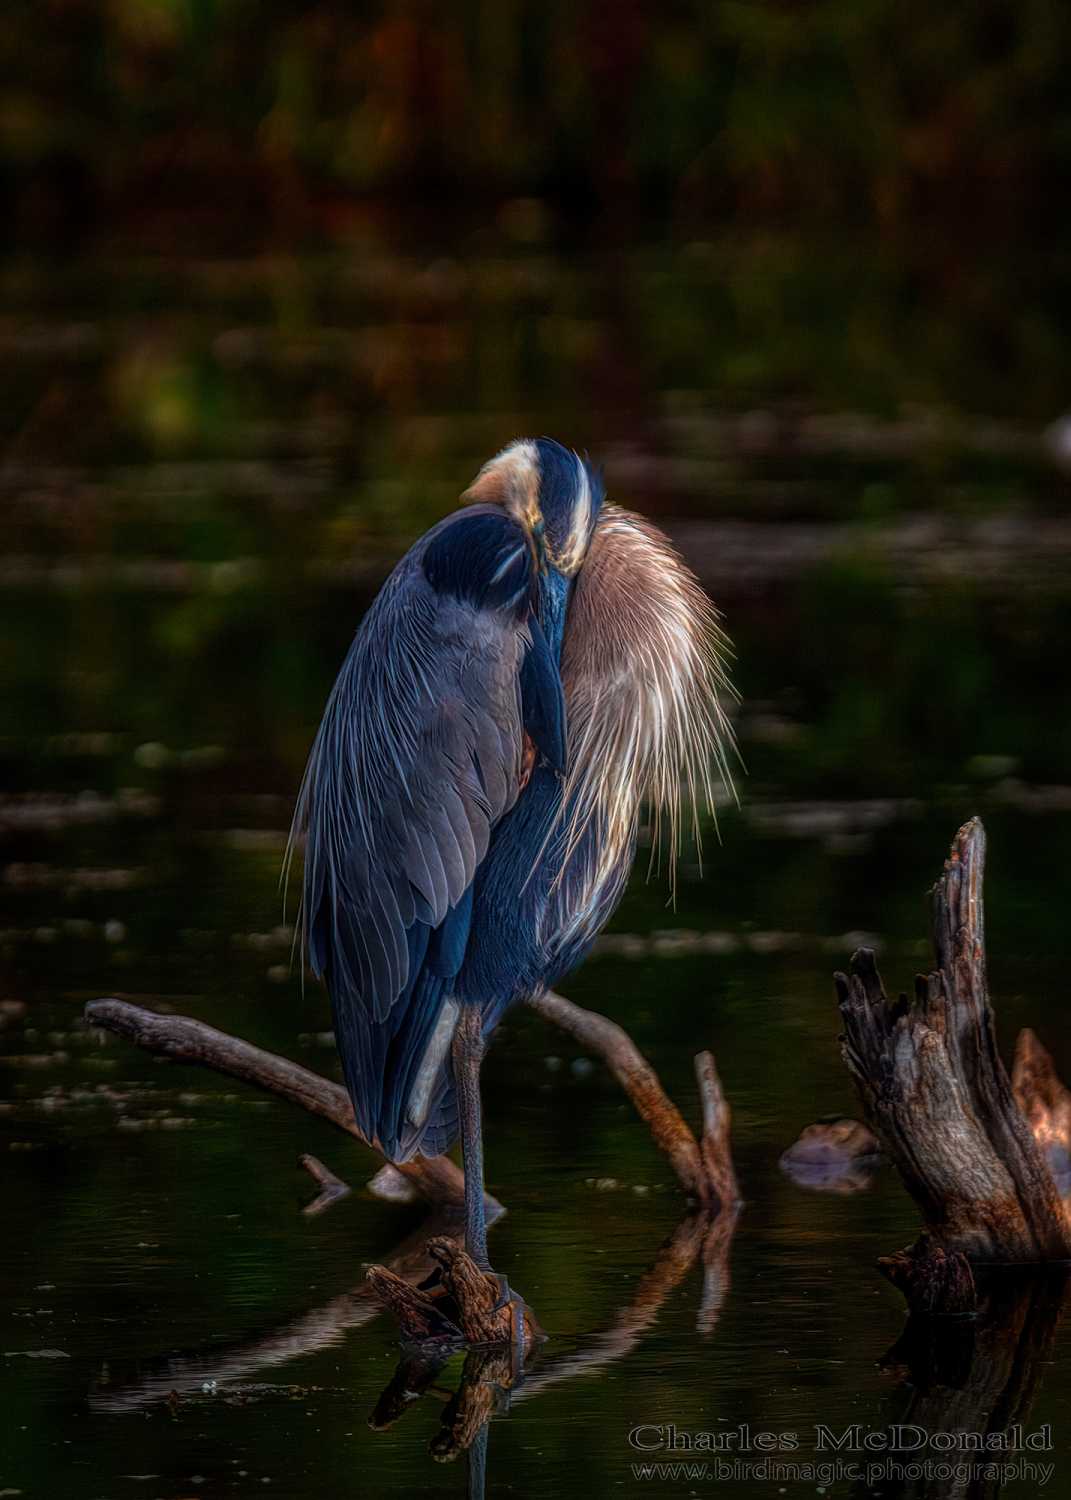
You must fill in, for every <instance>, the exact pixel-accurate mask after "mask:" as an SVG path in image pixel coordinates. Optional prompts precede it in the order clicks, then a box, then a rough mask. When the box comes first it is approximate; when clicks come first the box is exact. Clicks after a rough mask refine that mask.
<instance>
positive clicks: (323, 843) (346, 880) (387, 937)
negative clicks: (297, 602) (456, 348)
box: [296, 506, 566, 1159]
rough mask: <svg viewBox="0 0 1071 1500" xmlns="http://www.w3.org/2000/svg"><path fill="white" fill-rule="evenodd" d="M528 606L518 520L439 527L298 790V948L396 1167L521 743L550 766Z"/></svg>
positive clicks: (556, 682)
mask: <svg viewBox="0 0 1071 1500" xmlns="http://www.w3.org/2000/svg"><path fill="white" fill-rule="evenodd" d="M533 603H534V575H533V564H532V558H531V552H530V549H529V547H528V544H527V541H526V539H525V536H524V533H523V532H522V530H521V528H520V527H519V526H518V524H517V523H516V522H515V521H513V520H512V519H511V518H510V517H509V516H508V515H506V514H505V513H504V512H502V511H501V510H499V509H498V508H496V507H490V506H474V507H472V508H471V509H469V510H467V511H462V512H459V513H457V514H456V515H454V516H451V517H449V518H448V519H447V520H446V521H444V522H442V523H440V525H439V526H437V527H436V528H434V529H433V531H431V532H429V533H428V536H427V537H425V538H424V539H423V541H422V542H420V543H418V544H417V546H416V547H415V548H414V549H413V550H412V551H411V552H410V553H409V554H408V555H407V556H406V557H405V558H404V559H403V560H402V562H401V563H400V564H399V565H398V567H397V569H396V570H395V572H394V573H393V574H392V576H391V578H390V579H389V580H388V582H387V584H386V585H385V586H384V588H383V590H382V592H381V593H380V595H379V597H378V598H377V599H376V601H375V603H374V604H373V606H372V608H371V609H370V610H369V612H368V614H367V616H366V617H365V619H364V621H363V623H362V625H361V628H360V630H359V632H358V634H357V637H356V639H355V641H354V643H353V646H352V648H351V650H350V653H349V655H348V657H347V658H346V661H345V663H344V665H343V667H342V671H341V672H340V674H339V677H338V681H337V682H336V684H335V687H334V690H333V692H332V694H331V699H330V702H329V704H328V707H327V711H326V713H325V715H324V720H323V723H322V725H321V726H320V732H319V734H318V736H317V739H316V743H315V746H314V747H313V752H312V755H311V757H310V761H309V767H308V770H307V771H306V775H305V782H304V784H303V788H302V794H301V799H300V802H299V808H298V815H297V823H296V826H297V827H298V828H299V829H302V828H303V829H304V830H305V832H306V850H305V889H304V912H303V920H304V928H305V941H306V944H307V949H308V953H309V957H310V960H311V962H312V965H313V968H314V969H315V970H316V972H317V973H318V974H322V975H324V977H325V978H326V980H327V984H328V988H329V990H330V992H331V997H332V1003H333V1007H334V1014H335V1027H336V1033H337V1036H338V1042H339V1048H340V1052H341V1054H342V1060H343V1065H344V1068H345V1072H346V1078H347V1083H348V1085H349V1088H350V1093H351V1096H352V1098H353V1101H354V1109H355V1111H356V1113H357V1121H358V1124H359V1126H360V1127H361V1129H362V1131H363V1132H364V1133H365V1134H366V1135H367V1136H368V1137H369V1138H370V1139H372V1138H374V1137H375V1136H377V1135H378V1136H379V1138H380V1140H381V1144H383V1145H384V1148H385V1149H387V1148H388V1147H390V1148H392V1149H391V1151H390V1154H392V1155H397V1156H398V1159H401V1156H402V1155H404V1154H411V1150H415V1149H416V1146H415V1145H413V1142H412V1137H413V1132H414V1129H415V1128H416V1126H415V1123H414V1122H413V1121H412V1120H410V1121H409V1124H408V1126H407V1125H406V1123H405V1122H406V1118H407V1117H406V1107H407V1100H408V1098H409V1093H410V1090H411V1088H412V1086H413V1084H414V1081H415V1080H416V1078H417V1075H418V1073H419V1069H420V1065H421V1062H422V1060H423V1058H424V1056H425V1054H426V1052H427V1050H428V1046H429V1043H430V1041H431V1039H432V1036H433V1033H434V1032H435V1027H436V1025H437V1022H438V1020H439V1017H440V1014H441V1012H442V1008H443V1005H444V1002H445V1000H446V998H447V997H448V995H449V992H450V985H451V981H452V979H453V977H454V975H455V974H456V973H457V971H458V968H459V967H460V964H461V959H462V956H463V954H464V950H465V944H466V942H467V939H468V923H469V919H470V912H471V896H469V897H468V899H466V893H469V892H470V891H471V886H472V881H473V877H474V875H475V873H476V870H477V868H478V866H479V865H480V863H481V861H482V860H483V858H484V856H485V855H486V853H487V846H488V841H489V838H490V834H491V829H492V828H493V827H494V825H495V824H496V823H497V822H498V820H499V819H500V818H501V817H502V816H503V814H504V813H505V812H507V811H508V809H509V808H510V807H511V806H512V805H513V803H514V802H515V801H516V798H517V795H518V789H519V775H520V764H521V752H522V742H523V736H524V733H525V729H526V727H527V730H528V733H529V735H530V737H531V738H532V739H533V741H534V742H535V743H536V744H537V746H539V748H540V749H542V750H543V751H544V753H545V754H546V755H547V758H548V760H550V761H551V762H552V763H554V764H555V765H558V766H563V765H564V759H565V743H566V733H565V709H564V700H563V698H562V689H561V680H560V677H559V675H558V669H557V664H556V663H555V662H554V661H553V659H552V657H551V654H550V650H549V647H548V646H547V642H546V639H545V637H544V636H543V633H542V630H541V629H540V628H539V625H538V621H536V620H535V618H534V616H533V614H532V608H533ZM433 1093H435V1095H436V1097H435V1098H433V1099H432V1106H433V1107H432V1114H435V1112H436V1109H438V1112H439V1114H441V1113H442V1103H443V1097H442V1095H443V1090H442V1088H441V1087H438V1086H437V1092H436V1091H433ZM436 1098H437V1099H438V1103H437V1104H436ZM429 1118H430V1116H429ZM410 1148H411V1149H410Z"/></svg>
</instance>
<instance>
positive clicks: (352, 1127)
mask: <svg viewBox="0 0 1071 1500" xmlns="http://www.w3.org/2000/svg"><path fill="white" fill-rule="evenodd" d="M86 1020H87V1021H90V1022H92V1024H93V1025H94V1026H101V1027H103V1028H104V1030H106V1031H113V1032H115V1034H116V1035H117V1036H122V1037H126V1039H127V1040H128V1041H131V1042H134V1043H136V1044H137V1046H139V1047H144V1048H145V1049H146V1051H148V1052H155V1053H156V1054H157V1056H159V1057H167V1058H170V1059H171V1061H172V1062H187V1063H196V1064H198V1065H199V1066H200V1067H202V1068H212V1069H214V1070H215V1071H216V1072H217V1073H226V1074H227V1075H228V1076H229V1077H231V1078H240V1079H241V1080H242V1081H243V1082H244V1083H251V1084H252V1085H253V1086H254V1087H255V1088H259V1089H264V1090H265V1091H266V1092H267V1093H269V1094H276V1095H278V1097H279V1098H281V1099H288V1100H289V1101H290V1103H291V1104H298V1105H300V1106H301V1108H302V1109H307V1110H308V1111H309V1112H310V1114H314V1115H321V1116H322V1117H323V1118H324V1119H325V1120H329V1121H330V1122H331V1124H332V1125H334V1126H336V1127H337V1128H338V1129H339V1130H344V1131H345V1132H346V1134H347V1135H351V1136H354V1137H355V1138H356V1139H357V1140H359V1141H361V1142H362V1144H367V1143H366V1142H365V1141H364V1137H363V1136H362V1135H361V1134H360V1133H359V1131H358V1129H357V1122H356V1121H355V1120H354V1117H353V1105H352V1104H351V1103H350V1097H349V1095H348V1094H347V1093H346V1090H345V1089H344V1088H342V1087H341V1085H340V1084H337V1083H332V1082H331V1080H330V1079H329V1078H323V1077H321V1075H320V1074H319V1073H312V1072H310V1071H309V1069H308V1068H303V1067H302V1066H301V1064H300V1063H295V1062H291V1061H290V1060H289V1059H288V1058H285V1057H279V1056H277V1055H276V1053H274V1052H265V1051H263V1050H262V1049H261V1048H260V1047H254V1046H252V1045H251V1044H250V1043H249V1042H243V1041H242V1040H241V1039H240V1038H239V1037H236V1036H230V1035H229V1034H228V1033H227V1032H225V1031H217V1030H216V1028H215V1027H214V1026H206V1025H205V1023H204V1022H203V1021H195V1020H194V1019H193V1017H192V1016H160V1015H157V1014H156V1012H155V1011H151V1010H143V1009H142V1007H141V1006H140V1005H131V1004H130V1003H129V1002H128V1001H126V1000H91V1001H90V1003H89V1004H88V1005H87V1006H86ZM369 1150H375V1148H374V1147H369ZM376 1155H377V1156H380V1159H381V1160H385V1159H386V1158H384V1157H382V1155H381V1153H379V1152H376ZM397 1170H398V1171H399V1172H401V1173H403V1174H404V1176H405V1177H407V1178H408V1179H409V1181H410V1182H411V1183H412V1184H413V1186H414V1187H416V1188H417V1189H418V1190H419V1191H420V1192H421V1193H422V1194H423V1196H424V1197H425V1198H426V1199H427V1200H428V1202H429V1203H432V1204H434V1205H436V1206H437V1207H441V1208H450V1207H454V1206H456V1205H459V1204H463V1203H464V1201H465V1177H464V1174H463V1173H462V1171H461V1169H460V1167H457V1166H455V1165H454V1163H453V1162H452V1161H451V1160H450V1158H449V1157H448V1156H437V1157H434V1158H431V1157H427V1156H415V1157H414V1158H413V1160H412V1161H407V1162H399V1163H398V1164H397ZM486 1201H487V1213H488V1217H489V1218H497V1217H498V1216H499V1215H500V1214H501V1213H503V1212H504V1210H503V1208H502V1205H501V1203H499V1202H497V1200H496V1199H494V1198H492V1197H490V1195H487V1199H486Z"/></svg>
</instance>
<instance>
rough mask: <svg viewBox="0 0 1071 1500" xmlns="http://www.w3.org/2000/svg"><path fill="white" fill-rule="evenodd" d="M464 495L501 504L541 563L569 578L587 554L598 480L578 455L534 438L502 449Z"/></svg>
mask: <svg viewBox="0 0 1071 1500" xmlns="http://www.w3.org/2000/svg"><path fill="white" fill-rule="evenodd" d="M463 498H464V499H465V500H467V501H468V502H469V503H470V504H471V503H474V502H477V501H483V502H484V503H487V504H492V505H501V506H503V507H504V509H506V510H508V511H509V513H510V515H511V516H513V517H514V518H515V519H516V520H517V521H519V522H520V523H521V525H522V526H523V527H524V529H525V531H526V532H527V533H528V536H529V537H530V539H531V542H532V546H533V548H534V550H535V554H536V559H537V561H538V562H539V564H540V566H543V567H548V568H553V569H554V571H555V572H556V573H560V574H561V575H562V577H563V578H573V577H575V575H576V574H577V573H578V572H579V571H580V568H581V566H582V564H583V562H584V558H585V557H586V556H587V552H588V544H589V542H590V541H591V533H592V531H593V530H594V529H595V522H596V520H597V518H598V514H599V507H600V505H601V504H602V483H601V481H600V479H599V477H598V475H597V474H595V473H593V471H592V469H591V467H590V465H589V464H588V463H587V461H586V460H585V459H583V458H581V457H580V456H579V455H578V454H576V453H571V452H570V451H569V449H568V448H563V447H562V445H561V444H560V443H555V442H553V441H552V440H551V439H550V438H537V439H535V440H534V441H528V440H525V441H522V442H517V443H511V444H510V445H509V447H508V448H503V450H502V452H501V453H499V454H498V456H497V457H496V458H493V459H492V460H491V462H490V463H487V464H484V466H483V468H482V469H481V470H480V472H479V474H478V475H477V476H476V479H475V480H474V482H473V483H472V485H471V486H470V487H469V488H468V489H467V490H466V491H465V494H464V497H463Z"/></svg>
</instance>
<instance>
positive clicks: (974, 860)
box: [835, 818, 1071, 1310]
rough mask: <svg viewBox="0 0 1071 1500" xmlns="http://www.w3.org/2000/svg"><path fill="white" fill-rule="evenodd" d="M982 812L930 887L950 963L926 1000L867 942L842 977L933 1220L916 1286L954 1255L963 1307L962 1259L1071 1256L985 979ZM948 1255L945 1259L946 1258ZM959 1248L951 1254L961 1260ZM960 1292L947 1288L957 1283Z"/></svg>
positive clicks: (902, 1275) (940, 954) (902, 1276)
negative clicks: (896, 979) (889, 994)
mask: <svg viewBox="0 0 1071 1500" xmlns="http://www.w3.org/2000/svg"><path fill="white" fill-rule="evenodd" d="M984 860H985V833H984V831H983V828H982V825H981V823H980V822H979V820H978V819H977V818H974V819H972V821H971V822H969V823H967V824H965V825H964V826H963V827H962V828H961V829H960V831H959V833H958V834H957V836H956V840H955V843H954V844H953V846H952V853H951V856H950V858H949V859H948V860H947V862H946V863H945V870H944V875H943V876H942V878H941V879H940V880H939V881H938V883H937V885H936V886H935V887H934V889H933V891H932V892H931V893H930V900H931V916H932V929H933V943H934V950H935V956H936V959H937V969H936V970H935V971H934V972H933V973H931V974H928V975H925V976H922V975H920V976H919V978H918V979H917V981H916V984H915V994H914V998H913V999H911V1000H909V999H908V997H907V996H906V995H901V996H900V999H899V1000H898V1002H897V1003H896V1004H895V1005H893V1006H891V1007H890V1006H889V1005H888V1004H887V1003H886V999H885V991H884V989H883V987H882V983H881V978H880V976H879V974H878V971H877V969H876V967H875V965H874V955H873V954H872V953H871V952H870V951H869V950H868V949H865V948H863V949H860V950H859V951H858V952H857V953H855V954H854V955H853V957H852V962H851V977H850V978H846V977H845V976H844V975H843V974H838V975H836V976H835V982H836V985H837V990H838V994H839V999H840V1010H841V1015H842V1016H843V1017H844V1025H845V1032H846V1035H845V1036H844V1037H843V1038H842V1041H843V1047H842V1055H843V1057H844V1061H845V1063H846V1064H847V1066H848V1069H849V1071H850V1073H851V1075H852V1080H853V1082H854V1084H855V1088H856V1092H857V1093H858V1095H859V1098H860V1101H861V1102H862V1105H863V1109H864V1111H865V1115H866V1120H867V1123H868V1124H869V1125H870V1127H871V1129H872V1130H873V1131H874V1133H875V1134H876V1135H877V1137H878V1139H879V1140H880V1141H881V1145H882V1148H883V1149H884V1150H885V1151H886V1152H887V1153H888V1155H889V1156H890V1157H891V1158H892V1160H893V1162H894V1163H895V1165H896V1167H897V1168H898V1170H899V1172H900V1175H901V1177H902V1178H903V1181H904V1185H905V1186H906V1188H907V1190H908V1192H909V1193H910V1194H911V1196H912V1197H913V1198H914V1200H915V1202H916V1203H917V1205H918V1207H919V1210H920V1212H921V1214H922V1218H923V1221H924V1223H925V1226H926V1235H925V1236H924V1238H923V1240H921V1241H920V1243H919V1245H918V1246H916V1247H915V1250H914V1251H909V1252H907V1253H908V1255H911V1256H912V1257H913V1258H914V1259H915V1261H916V1262H918V1264H917V1265H916V1267H915V1268H914V1271H913V1273H912V1276H911V1277H910V1278H908V1277H907V1274H906V1271H905V1268H904V1267H903V1266H902V1265H900V1266H898V1267H896V1268H894V1269H895V1271H896V1276H895V1277H894V1279H897V1277H898V1278H899V1279H898V1281H897V1284H901V1282H902V1283H903V1284H904V1286H905V1289H906V1287H907V1284H908V1280H910V1281H911V1282H912V1284H913V1285H915V1286H916V1287H917V1285H918V1282H919V1279H920V1276H921V1275H922V1273H923V1272H924V1271H925V1265H924V1262H925V1261H926V1260H927V1258H928V1259H929V1263H930V1266H931V1269H932V1268H936V1267H937V1266H938V1265H939V1264H940V1266H941V1271H940V1276H939V1277H938V1279H939V1280H940V1281H941V1283H942V1285H943V1286H944V1288H945V1291H944V1292H942V1293H941V1294H940V1295H938V1296H937V1301H938V1302H939V1303H940V1302H942V1301H944V1300H947V1297H950V1298H951V1301H952V1303H953V1304H956V1310H962V1308H961V1307H960V1306H959V1304H961V1303H962V1302H963V1300H964V1294H963V1289H964V1277H963V1274H962V1267H959V1266H958V1265H957V1263H956V1261H955V1257H956V1256H957V1255H960V1256H963V1257H964V1258H965V1259H966V1261H968V1262H971V1263H984V1262H999V1263H1004V1264H1013V1263H1024V1262H1031V1263H1038V1262H1061V1261H1066V1260H1068V1259H1071V1228H1069V1225H1068V1218H1067V1215H1066V1214H1065V1212H1064V1207H1063V1203H1062V1201H1061V1198H1060V1194H1059V1192H1058V1191H1057V1188H1056V1184H1055V1182H1054V1181H1053V1176H1052V1173H1051V1172H1050V1170H1049V1166H1048V1163H1047V1162H1046V1159H1045V1154H1044V1152H1043V1151H1042V1149H1041V1147H1040V1146H1039V1144H1038V1141H1037V1140H1036V1139H1035V1135H1034V1132H1033V1130H1032V1129H1031V1126H1030V1123H1029V1121H1028V1120H1027V1118H1026V1116H1025V1115H1024V1113H1023V1110H1022V1109H1021V1108H1020V1105H1019V1103H1018V1101H1017V1099H1016V1097H1015V1093H1014V1092H1013V1089H1012V1084H1011V1080H1010V1079H1009V1077H1008V1073H1007V1070H1006V1069H1005V1067H1004V1064H1003V1062H1002V1061H1001V1059H1000V1055H999V1053H998V1052H997V1045H996V1037H995V1033H994V1027H993V1011H992V1008H991V1006H990V1004H989V997H988V992H987V989H986V965H985V933H984V924H983V913H982V869H983V864H984ZM937 1252H941V1254H942V1256H943V1257H944V1259H943V1260H937V1259H934V1256H935V1255H936V1253H937ZM949 1257H952V1262H951V1264H949V1262H948V1258H949ZM946 1293H947V1297H946V1295H945V1294H946Z"/></svg>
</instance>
